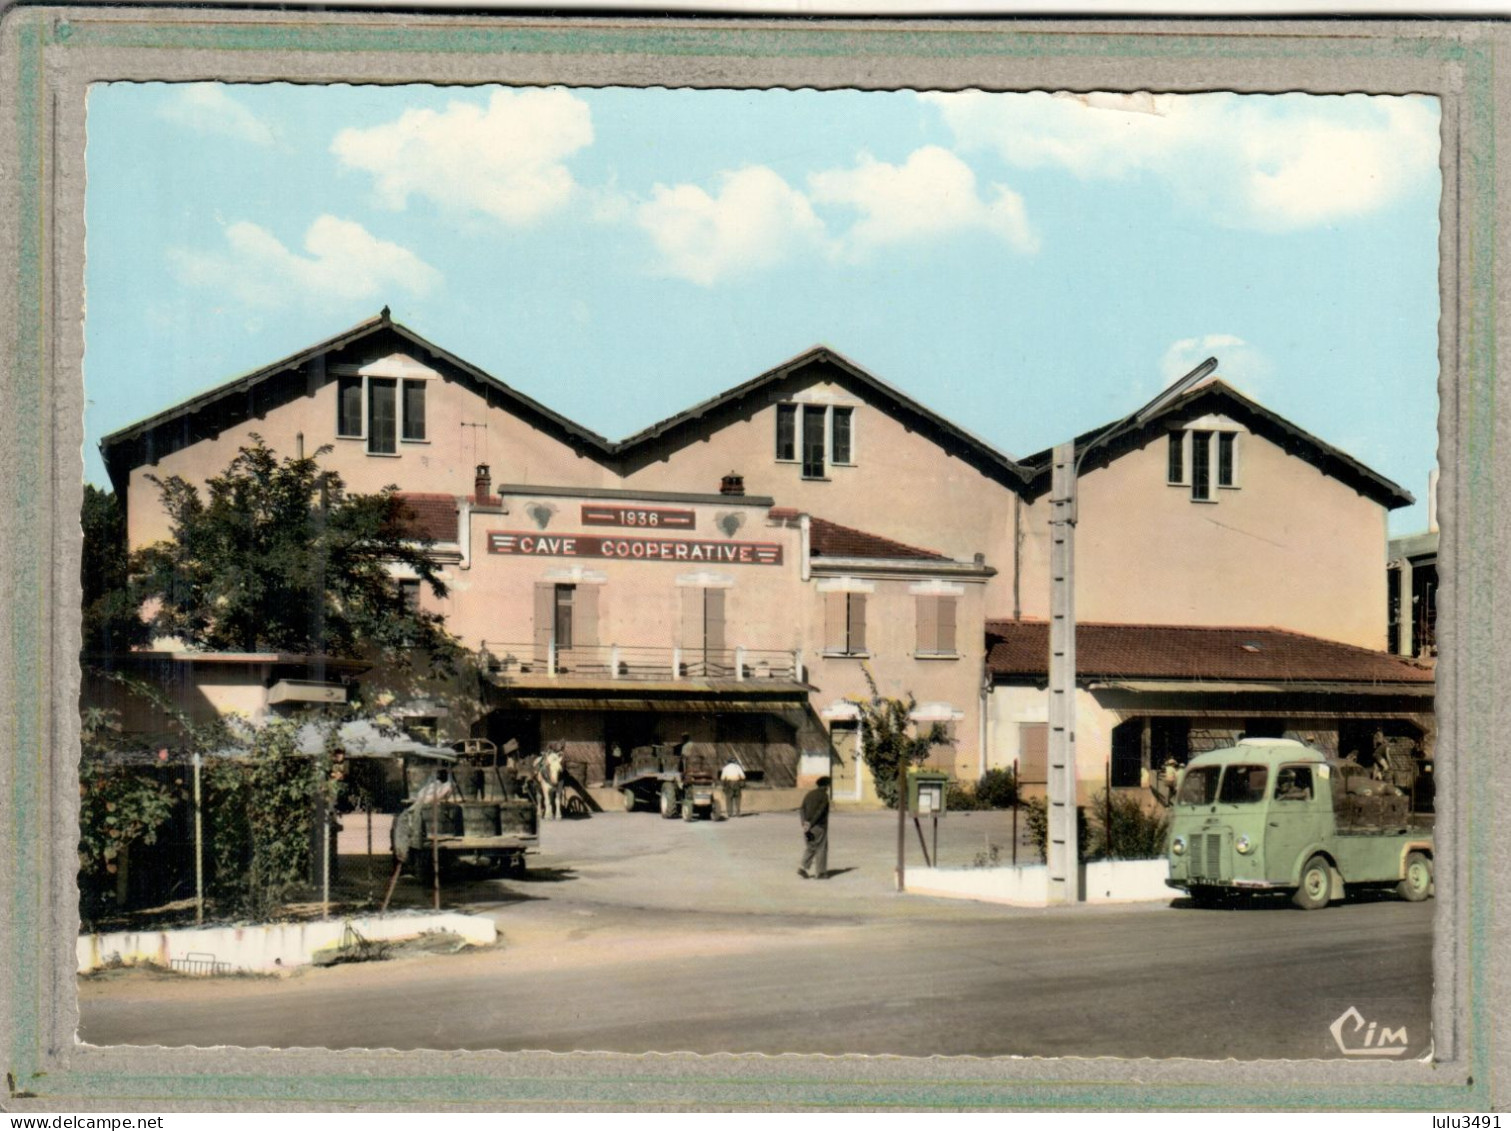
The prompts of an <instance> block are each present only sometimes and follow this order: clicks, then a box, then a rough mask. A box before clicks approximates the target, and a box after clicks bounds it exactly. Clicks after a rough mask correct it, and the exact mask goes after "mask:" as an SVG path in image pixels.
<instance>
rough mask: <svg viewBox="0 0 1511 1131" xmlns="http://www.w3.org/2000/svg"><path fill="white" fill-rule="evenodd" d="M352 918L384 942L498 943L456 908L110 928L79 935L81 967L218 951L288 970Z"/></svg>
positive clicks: (235, 960)
mask: <svg viewBox="0 0 1511 1131" xmlns="http://www.w3.org/2000/svg"><path fill="white" fill-rule="evenodd" d="M348 922H349V923H351V925H352V926H353V927H355V928H356V929H357V931H358V932H359V933H360V934H361V935H362V937H363V938H366V939H373V940H379V941H384V942H391V941H394V940H396V939H409V938H414V937H416V936H418V935H423V934H428V933H430V932H433V931H447V932H450V933H451V934H454V935H459V936H461V938H462V939H464V940H465V941H466V942H468V943H470V944H472V945H474V946H492V945H493V944H494V943H495V942H497V941H498V926H497V925H496V924H495V923H494V922H493V920H492V919H485V918H483V917H482V916H479V915H463V914H461V913H460V912H456V911H441V912H434V913H427V914H420V915H415V914H400V915H383V916H377V915H373V916H364V917H362V918H358V919H350V920H348V919H320V920H317V921H314V922H308V923H268V924H264V925H260V926H252V927H197V928H192V929H188V930H179V931H110V932H108V933H106V934H102V935H80V936H79V942H78V960H79V973H81V974H82V973H86V972H88V971H90V970H98V969H99V968H100V967H102V966H107V965H114V964H117V963H124V964H125V965H127V966H134V965H137V964H140V963H155V964H156V965H158V966H171V965H172V963H173V960H174V959H187V958H188V957H189V956H190V955H195V956H196V957H197V956H201V955H209V956H213V957H214V958H215V960H216V961H217V962H223V963H225V964H226V965H227V966H229V967H230V968H231V969H232V970H249V971H254V972H263V971H277V970H286V969H288V968H290V967H293V966H305V965H308V964H309V962H310V960H311V956H312V955H314V953H315V952H316V951H320V950H326V949H330V948H333V947H335V946H337V945H338V944H339V943H340V942H341V936H342V934H343V933H344V931H345V929H346V924H347V923H348Z"/></svg>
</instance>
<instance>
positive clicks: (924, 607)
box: [917, 597, 939, 653]
mask: <svg viewBox="0 0 1511 1131" xmlns="http://www.w3.org/2000/svg"><path fill="white" fill-rule="evenodd" d="M938 650H939V602H938V599H937V598H934V597H919V598H918V647H917V651H919V652H922V653H928V652H937V651H938Z"/></svg>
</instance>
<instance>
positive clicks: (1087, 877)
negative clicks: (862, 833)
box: [907, 860, 1175, 907]
mask: <svg viewBox="0 0 1511 1131" xmlns="http://www.w3.org/2000/svg"><path fill="white" fill-rule="evenodd" d="M1080 873H1081V874H1080V881H1081V890H1080V897H1081V900H1082V901H1084V902H1086V903H1134V902H1138V901H1140V900H1154V899H1162V900H1163V899H1170V898H1172V897H1173V896H1174V894H1175V893H1174V892H1173V891H1172V890H1171V889H1170V888H1168V887H1166V886H1165V877H1166V876H1167V875H1168V874H1169V870H1168V866H1167V865H1166V863H1165V861H1164V860H1098V861H1096V862H1094V863H1091V864H1083V865H1081V869H1080ZM907 890H908V891H909V892H911V893H912V894H914V895H936V896H944V897H946V898H949V899H976V900H980V901H981V902H983V903H1006V904H1010V905H1012V906H1014V907H1043V906H1045V905H1046V904H1047V903H1048V902H1049V869H1048V868H1046V867H1045V866H1044V865H1043V864H1025V865H1020V866H1019V867H1016V868H1014V867H1006V868H909V869H908V872H907Z"/></svg>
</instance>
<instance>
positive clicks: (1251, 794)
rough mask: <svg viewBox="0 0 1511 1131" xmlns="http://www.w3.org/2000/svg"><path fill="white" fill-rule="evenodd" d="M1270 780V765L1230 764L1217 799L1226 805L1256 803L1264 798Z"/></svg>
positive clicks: (1223, 776)
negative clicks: (1265, 788)
mask: <svg viewBox="0 0 1511 1131" xmlns="http://www.w3.org/2000/svg"><path fill="white" fill-rule="evenodd" d="M1269 780H1270V770H1269V767H1268V766H1228V767H1226V768H1225V769H1224V770H1223V775H1222V788H1221V789H1219V790H1218V792H1217V800H1218V801H1220V802H1222V803H1223V804H1224V805H1253V804H1256V803H1257V802H1260V801H1263V800H1264V787H1265V786H1266V785H1267V784H1269Z"/></svg>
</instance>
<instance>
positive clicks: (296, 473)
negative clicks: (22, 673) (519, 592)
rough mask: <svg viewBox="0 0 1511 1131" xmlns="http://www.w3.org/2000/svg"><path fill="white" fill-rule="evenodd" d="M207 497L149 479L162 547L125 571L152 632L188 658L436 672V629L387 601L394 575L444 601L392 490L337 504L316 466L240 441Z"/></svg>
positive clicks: (338, 482)
mask: <svg viewBox="0 0 1511 1131" xmlns="http://www.w3.org/2000/svg"><path fill="white" fill-rule="evenodd" d="M252 439H253V443H252V444H251V445H249V446H247V447H244V448H242V449H241V450H240V452H239V453H238V454H237V456H236V458H235V459H233V460H232V461H231V463H230V465H229V466H228V467H227V468H226V470H225V471H224V472H223V473H222V474H220V475H218V476H215V477H214V478H212V479H210V480H209V481H208V483H207V484H206V496H205V497H202V496H201V494H200V491H199V489H198V488H196V487H195V486H193V485H192V484H190V483H188V482H187V481H185V480H184V479H181V478H179V477H178V476H170V477H169V478H167V479H154V480H153V482H154V483H156V484H157V486H158V489H159V492H160V494H161V497H162V505H163V509H164V510H165V512H166V513H167V515H168V519H169V522H170V525H171V531H172V536H171V538H170V539H169V540H168V541H165V542H159V543H158V544H156V545H154V546H150V547H147V548H146V549H144V550H142V551H140V552H139V553H138V554H137V555H136V556H135V558H134V560H133V569H134V572H135V574H136V576H137V579H138V582H139V587H140V588H139V594H138V595H139V596H141V597H143V598H147V597H155V598H157V599H158V602H159V604H158V606H157V612H156V615H155V616H154V618H153V622H152V627H153V629H154V630H155V631H156V632H157V633H158V634H160V635H164V636H174V637H177V638H179V639H180V640H183V641H184V642H185V643H186V644H187V645H189V647H191V648H201V649H207V650H211V651H214V650H226V651H242V652H256V651H267V652H293V653H302V654H311V655H329V656H342V657H359V658H376V657H378V656H382V658H383V659H384V661H385V663H386V664H388V665H395V664H397V665H400V666H403V665H405V664H406V663H408V662H410V661H411V660H413V659H414V658H416V657H418V658H421V659H423V660H424V661H426V662H427V663H428V664H430V665H432V666H435V667H439V668H442V669H444V668H446V667H448V666H449V665H450V664H451V662H452V661H453V660H454V658H455V655H456V651H457V649H456V644H455V642H454V640H453V639H452V638H451V637H450V635H449V634H448V633H447V632H446V630H445V627H444V623H443V621H442V618H441V617H440V616H438V615H436V614H434V613H428V612H425V611H423V610H421V609H418V608H408V607H405V605H404V604H403V603H402V602H401V601H400V600H399V596H398V592H397V589H396V587H395V583H394V580H393V575H392V573H391V572H390V570H391V567H392V566H394V565H400V566H403V567H407V569H408V570H409V571H410V572H412V573H413V574H414V576H416V577H417V578H419V579H420V581H421V583H422V584H423V585H424V586H427V587H428V588H429V589H430V592H431V593H432V594H434V595H435V596H437V597H444V596H445V595H446V586H445V583H444V582H443V581H442V580H441V578H440V575H439V573H438V571H437V567H436V565H435V563H434V562H433V561H432V560H431V558H430V556H429V549H430V545H431V543H430V540H429V539H428V538H424V537H421V536H419V535H418V534H417V533H416V532H415V530H414V529H413V527H412V522H411V520H412V512H410V511H409V509H408V507H407V505H406V504H405V502H404V500H403V499H401V498H400V497H399V496H398V493H397V489H396V488H394V487H386V488H384V489H383V490H382V491H380V492H379V493H377V494H375V495H360V494H348V493H347V492H346V489H345V485H344V483H343V482H342V479H341V477H340V476H339V475H338V474H336V473H335V472H333V471H324V470H322V469H321V467H320V465H319V463H318V457H319V456H322V455H324V454H325V453H326V452H328V451H329V450H330V449H329V448H321V449H320V450H319V451H317V452H316V453H315V456H313V457H299V458H295V457H285V458H283V459H281V460H280V459H279V458H278V457H277V455H276V454H275V453H274V452H273V451H272V450H271V449H269V448H268V447H267V446H266V445H265V444H264V443H263V441H262V439H261V437H258V436H255V435H254V436H253V437H252Z"/></svg>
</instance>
